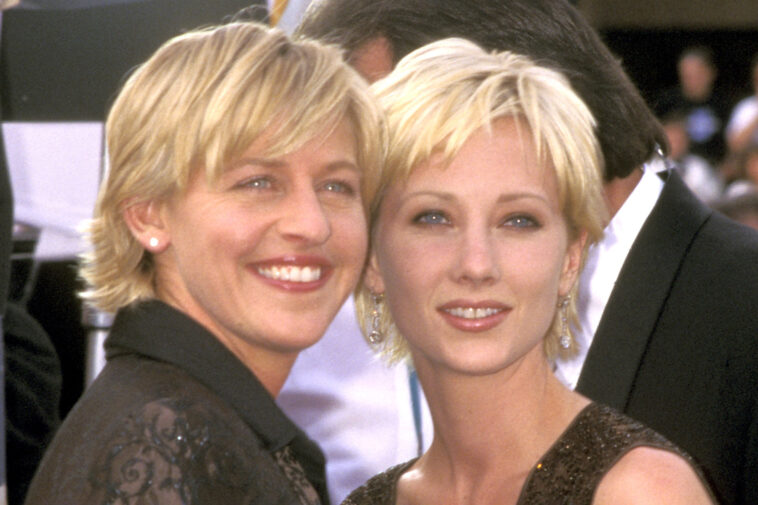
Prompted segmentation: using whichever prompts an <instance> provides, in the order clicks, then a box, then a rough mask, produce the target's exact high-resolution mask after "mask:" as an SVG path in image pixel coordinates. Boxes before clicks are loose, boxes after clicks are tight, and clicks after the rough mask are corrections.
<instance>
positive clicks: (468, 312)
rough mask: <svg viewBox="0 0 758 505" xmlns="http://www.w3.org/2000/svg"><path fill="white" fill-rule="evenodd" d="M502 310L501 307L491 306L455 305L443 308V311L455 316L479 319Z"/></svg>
mask: <svg viewBox="0 0 758 505" xmlns="http://www.w3.org/2000/svg"><path fill="white" fill-rule="evenodd" d="M502 310H503V309H493V308H487V309H482V308H476V309H475V308H474V307H455V308H454V309H445V312H447V313H448V314H450V315H453V316H455V317H462V318H464V319H481V318H483V317H489V316H491V315H493V314H497V313H498V312H502Z"/></svg>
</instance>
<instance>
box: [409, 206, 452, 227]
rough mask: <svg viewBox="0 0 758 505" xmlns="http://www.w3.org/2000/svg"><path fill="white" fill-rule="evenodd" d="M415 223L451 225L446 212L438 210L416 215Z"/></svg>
mask: <svg viewBox="0 0 758 505" xmlns="http://www.w3.org/2000/svg"><path fill="white" fill-rule="evenodd" d="M413 222H414V223H418V224H426V225H429V224H450V220H449V219H448V218H447V216H446V215H445V213H444V212H441V211H438V210H429V211H424V212H421V213H419V214H417V215H416V217H414V218H413Z"/></svg>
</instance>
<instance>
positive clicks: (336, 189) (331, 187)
mask: <svg viewBox="0 0 758 505" xmlns="http://www.w3.org/2000/svg"><path fill="white" fill-rule="evenodd" d="M324 189H325V190H327V191H329V192H332V193H343V194H345V195H353V194H355V188H353V186H352V185H351V184H349V183H347V182H343V181H329V182H327V183H326V184H324Z"/></svg>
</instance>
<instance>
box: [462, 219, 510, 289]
mask: <svg viewBox="0 0 758 505" xmlns="http://www.w3.org/2000/svg"><path fill="white" fill-rule="evenodd" d="M458 248H459V250H458V259H457V265H456V267H455V269H454V276H455V280H456V281H458V282H463V283H467V284H471V285H474V286H478V285H488V284H491V283H494V282H496V281H497V280H498V279H499V278H500V267H499V263H498V256H497V249H496V247H495V244H494V242H493V237H492V236H491V234H490V233H488V230H487V229H486V228H485V227H476V228H473V227H472V228H468V229H466V230H465V231H464V232H463V233H461V236H460V242H459V245H458Z"/></svg>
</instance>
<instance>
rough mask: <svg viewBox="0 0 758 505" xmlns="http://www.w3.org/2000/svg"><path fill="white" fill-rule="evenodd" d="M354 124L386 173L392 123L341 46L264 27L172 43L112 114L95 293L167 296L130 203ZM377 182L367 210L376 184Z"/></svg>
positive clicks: (104, 301)
mask: <svg viewBox="0 0 758 505" xmlns="http://www.w3.org/2000/svg"><path fill="white" fill-rule="evenodd" d="M343 120H347V121H348V122H349V124H350V125H351V127H352V129H353V133H354V135H355V139H356V150H357V162H358V165H359V167H360V168H361V170H362V171H363V172H364V173H370V172H375V171H378V169H379V167H380V166H381V164H382V162H383V156H384V149H385V142H386V135H385V134H384V131H385V130H384V122H383V116H382V114H381V111H380V109H379V107H378V106H377V104H376V103H375V101H374V100H373V98H372V97H371V96H370V93H369V91H368V86H367V84H366V83H365V82H364V80H363V79H362V78H361V77H360V76H359V75H358V74H357V73H356V72H355V71H354V70H353V69H352V68H350V67H348V66H347V65H346V64H345V63H344V62H343V59H342V54H341V52H340V50H338V49H337V48H336V47H331V46H326V45H323V44H320V43H318V42H315V41H308V40H300V41H291V40H290V39H289V38H288V37H287V36H286V35H285V34H284V33H283V32H281V31H280V30H278V29H274V28H269V27H267V26H264V25H261V24H258V23H254V22H244V23H230V24H227V25H223V26H217V27H210V28H206V29H201V30H197V31H193V32H189V33H186V34H184V35H181V36H178V37H176V38H174V39H171V40H169V41H168V42H167V43H165V44H164V45H163V46H162V47H161V48H159V49H158V50H157V51H156V53H155V54H153V56H152V57H151V58H150V59H149V60H148V61H147V62H145V63H144V64H143V65H142V66H140V67H139V68H138V69H137V70H136V71H135V72H134V73H133V74H132V75H131V76H130V77H129V79H128V80H127V81H126V83H125V85H124V87H123V89H122V90H121V92H120V94H119V95H118V97H117V99H116V101H115V103H114V104H113V107H112V109H111V111H110V114H109V116H108V119H107V122H106V141H107V167H108V169H107V173H106V176H105V179H104V181H103V183H102V185H101V188H100V192H99V194H98V198H97V202H96V207H95V211H94V218H93V219H92V221H91V222H90V223H89V224H88V226H87V229H86V231H87V234H88V236H89V239H90V241H91V245H92V247H91V251H90V252H88V253H86V254H85V255H83V257H82V262H81V268H80V274H81V276H82V277H83V279H84V280H85V281H86V283H87V289H86V290H85V291H84V292H83V293H82V296H83V298H84V299H85V300H86V301H87V302H88V303H89V304H91V305H93V306H94V307H97V308H99V309H101V310H104V311H108V312H113V311H115V310H117V309H119V308H121V307H123V306H125V305H128V304H130V303H132V302H134V301H135V300H140V299H147V298H154V297H155V287H154V279H155V271H154V264H153V261H152V256H151V255H150V253H148V252H147V251H145V250H144V249H143V247H142V245H141V244H140V243H139V242H138V241H137V240H136V239H135V238H134V237H133V236H132V234H131V233H130V231H129V229H128V227H127V225H126V223H125V221H124V218H123V211H124V209H125V208H126V207H127V206H129V205H133V204H136V203H140V202H145V201H150V200H153V199H162V198H167V197H169V196H171V195H173V194H176V193H177V192H182V191H185V190H186V188H187V185H188V181H189V179H190V176H191V174H192V173H193V172H194V171H195V170H204V171H205V174H206V177H207V180H208V181H209V182H213V181H215V180H217V179H218V177H219V176H220V175H221V174H222V173H223V171H224V170H225V168H226V167H227V166H229V164H230V162H232V161H234V160H235V159H236V158H238V157H239V156H241V155H242V153H243V152H244V151H245V150H246V149H247V148H248V147H249V146H250V144H251V143H252V142H253V141H255V140H256V139H257V138H259V137H260V136H261V135H263V134H265V135H266V139H267V140H268V139H270V142H269V143H268V144H267V152H265V153H262V155H264V156H279V155H283V154H286V153H289V152H292V151H295V150H297V149H298V147H300V146H302V145H303V144H305V143H306V142H307V141H308V140H310V139H311V138H312V137H314V136H316V135H326V134H329V133H330V130H331V129H333V128H335V127H336V126H337V125H338V124H339V123H340V122H341V121H343ZM373 180H374V179H372V178H366V177H364V178H363V181H364V182H365V183H371V182H372V181H373ZM365 183H362V188H361V191H362V196H363V198H364V203H367V202H369V201H371V199H372V197H373V189H372V188H371V187H370V185H369V184H365Z"/></svg>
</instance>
